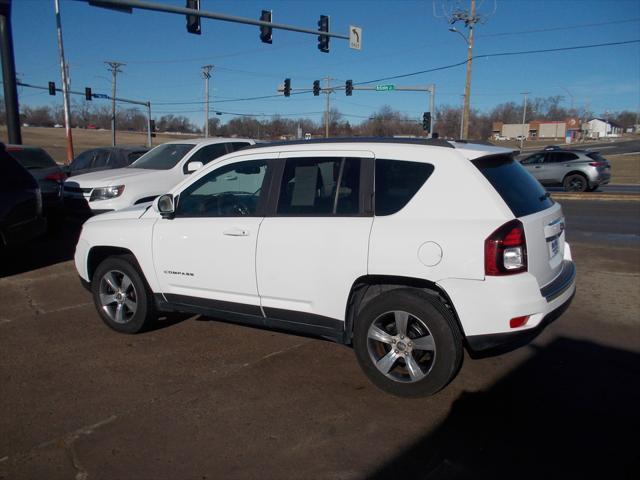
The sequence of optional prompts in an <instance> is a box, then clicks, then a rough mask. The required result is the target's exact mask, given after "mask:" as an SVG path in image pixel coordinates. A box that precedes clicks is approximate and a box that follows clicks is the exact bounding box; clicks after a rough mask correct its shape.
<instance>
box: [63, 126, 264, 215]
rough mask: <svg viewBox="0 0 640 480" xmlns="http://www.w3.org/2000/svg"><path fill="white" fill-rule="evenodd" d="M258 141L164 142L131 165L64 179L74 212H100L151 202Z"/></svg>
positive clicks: (68, 202) (68, 204)
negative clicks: (190, 176)
mask: <svg viewBox="0 0 640 480" xmlns="http://www.w3.org/2000/svg"><path fill="white" fill-rule="evenodd" d="M253 144H255V141H254V140H250V139H242V138H207V139H204V138H199V139H185V140H179V141H175V142H169V143H163V144H162V145H158V146H157V147H155V148H154V149H152V150H150V151H149V152H147V153H146V154H144V155H143V156H141V157H140V158H139V159H138V160H136V161H135V162H133V163H132V164H131V165H129V166H128V167H124V168H115V169H111V170H104V171H100V172H93V173H86V174H84V175H76V176H74V177H71V178H69V179H68V180H67V181H65V182H64V187H63V197H64V205H65V209H66V210H67V212H69V213H71V214H80V215H82V214H93V215H95V214H98V213H104V212H110V211H112V210H120V209H123V208H126V207H129V206H131V205H135V204H138V203H145V202H151V201H153V199H155V198H156V197H157V196H158V195H161V194H163V193H165V192H167V191H169V190H170V189H171V188H172V187H174V186H175V185H176V184H177V183H179V182H180V181H182V180H184V179H185V178H186V177H187V176H189V175H190V174H191V173H193V172H195V171H196V170H198V169H199V168H201V167H202V166H203V165H206V164H207V163H209V162H210V161H212V160H215V159H216V158H218V157H221V156H222V155H226V154H227V153H231V152H234V151H236V150H238V149H240V148H243V147H246V146H248V145H253Z"/></svg>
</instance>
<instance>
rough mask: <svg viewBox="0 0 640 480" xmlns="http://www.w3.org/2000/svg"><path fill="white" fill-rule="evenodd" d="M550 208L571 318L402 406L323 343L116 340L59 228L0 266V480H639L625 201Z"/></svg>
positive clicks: (176, 326)
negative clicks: (558, 232) (566, 251)
mask: <svg viewBox="0 0 640 480" xmlns="http://www.w3.org/2000/svg"><path fill="white" fill-rule="evenodd" d="M563 207H564V210H565V214H566V216H567V224H568V227H567V228H568V240H569V241H570V242H572V251H573V255H574V258H575V260H576V264H577V268H578V291H577V294H576V297H575V299H574V302H573V304H572V306H571V308H570V309H569V310H568V311H567V313H565V315H564V316H563V317H561V318H560V319H559V320H558V321H557V322H556V323H554V324H552V325H550V326H549V327H548V328H547V329H546V330H545V331H544V332H543V334H542V335H540V336H539V337H538V338H537V339H536V340H535V341H534V342H533V343H532V344H531V345H530V346H527V347H524V348H521V349H519V350H516V351H514V352H510V353H506V354H504V355H501V356H498V357H491V358H484V359H475V360H474V359H470V358H469V357H466V358H465V361H464V364H463V367H462V370H461V372H460V375H459V376H458V377H457V378H456V379H455V380H454V381H453V383H452V384H451V385H449V386H448V387H447V388H445V389H444V390H443V391H442V392H440V393H439V394H437V395H435V396H433V397H430V398H424V399H413V400H406V399H400V398H395V397H392V396H389V395H387V394H385V393H383V392H381V391H379V390H377V389H376V388H375V387H374V386H373V385H372V384H370V383H369V381H368V380H367V379H366V378H365V376H364V374H363V373H362V372H361V371H360V369H359V368H358V365H357V363H356V360H355V356H354V354H353V352H352V351H351V350H350V349H349V348H347V347H344V346H340V345H337V344H333V343H330V342H327V341H323V340H318V339H314V338H307V337H301V336H295V335H290V334H283V333H279V332H274V331H268V330H261V329H254V328H249V327H245V326H236V325H232V324H228V323H223V322H219V321H217V320H216V319H213V318H204V317H190V318H186V317H179V316H174V317H171V318H168V319H165V320H163V321H161V322H160V324H159V326H158V328H157V329H155V330H153V331H151V332H148V333H145V334H141V335H136V336H127V335H122V334H118V333H115V332H113V331H111V330H109V329H108V328H107V327H106V326H105V325H103V324H102V322H101V320H100V318H99V317H98V315H97V313H96V312H95V309H94V306H93V304H92V300H91V296H90V294H89V293H88V292H87V291H86V290H84V289H83V288H82V287H81V285H80V283H79V281H78V278H77V274H76V272H75V269H74V267H73V263H72V261H71V258H72V255H73V250H74V246H75V238H76V237H77V235H78V233H79V228H78V226H73V225H70V224H62V225H58V226H57V227H56V229H55V230H54V231H53V232H51V233H50V234H48V236H47V237H44V238H42V239H39V240H38V241H36V242H34V243H33V244H31V245H27V246H25V247H23V248H22V249H19V250H16V251H12V252H9V253H8V254H6V255H5V257H4V258H2V259H1V262H2V263H1V270H0V274H1V275H2V278H0V305H1V306H2V308H1V310H0V392H1V393H0V432H1V434H0V478H2V479H23V478H24V479H27V478H47V479H57V478H65V479H68V478H76V479H116V478H144V479H146V478H153V479H163V478H167V479H175V478H181V479H211V478H260V479H263V478H277V479H288V478H292V479H294V478H296V479H297V478H320V479H323V478H326V479H356V478H403V477H405V478H429V479H449V478H497V477H506V476H509V477H513V475H514V474H517V475H518V477H520V478H541V477H543V476H547V477H553V478H555V477H560V476H565V477H570V478H595V477H599V478H632V477H633V478H637V475H638V472H640V464H639V463H638V455H637V445H636V443H637V442H635V441H633V439H634V438H635V435H636V434H637V432H638V429H639V428H640V414H639V413H638V405H640V387H639V386H638V378H640V328H639V327H640V315H639V305H640V225H639V224H640V219H638V203H637V202H636V203H633V202H581V201H567V202H566V203H563ZM572 229H573V230H572ZM409 476H410V477H409Z"/></svg>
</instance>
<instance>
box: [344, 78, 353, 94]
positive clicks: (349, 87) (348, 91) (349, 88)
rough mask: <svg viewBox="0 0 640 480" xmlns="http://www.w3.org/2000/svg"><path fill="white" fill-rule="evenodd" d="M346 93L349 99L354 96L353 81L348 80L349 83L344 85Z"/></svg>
mask: <svg viewBox="0 0 640 480" xmlns="http://www.w3.org/2000/svg"><path fill="white" fill-rule="evenodd" d="M344 93H346V94H347V97H350V96H351V95H353V80H347V83H345V85H344Z"/></svg>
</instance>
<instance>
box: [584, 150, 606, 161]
mask: <svg viewBox="0 0 640 480" xmlns="http://www.w3.org/2000/svg"><path fill="white" fill-rule="evenodd" d="M587 157H589V158H590V159H592V160H596V161H597V162H606V161H607V159H606V158H604V157H603V156H602V155H600V153H599V152H591V153H587Z"/></svg>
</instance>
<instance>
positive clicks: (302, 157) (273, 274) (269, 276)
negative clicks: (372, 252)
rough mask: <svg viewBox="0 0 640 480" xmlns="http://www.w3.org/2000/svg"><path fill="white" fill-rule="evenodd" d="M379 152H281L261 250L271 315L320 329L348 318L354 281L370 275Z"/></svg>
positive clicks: (260, 270)
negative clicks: (370, 237) (369, 260)
mask: <svg viewBox="0 0 640 480" xmlns="http://www.w3.org/2000/svg"><path fill="white" fill-rule="evenodd" d="M373 158H374V155H373V153H372V152H368V151H330V152H329V151H322V152H308V151H307V152H287V153H281V154H280V160H279V162H278V164H279V172H278V173H277V174H275V175H274V188H273V190H272V199H271V200H270V202H269V207H268V208H269V213H268V214H267V216H266V217H265V219H264V221H263V222H262V226H261V227H260V236H259V238H258V251H257V256H256V266H257V268H256V270H257V279H258V290H259V292H260V298H261V302H262V307H263V309H264V311H265V314H266V316H267V317H270V318H276V319H279V320H282V321H284V322H291V323H304V324H307V325H310V326H320V327H321V326H322V325H323V323H324V322H328V323H329V324H331V323H332V322H333V326H334V327H335V321H336V320H337V321H344V317H345V309H346V304H347V299H348V295H349V291H350V289H351V286H352V284H353V282H354V280H355V279H357V278H358V277H360V276H362V275H366V274H367V250H368V247H367V246H368V241H369V234H370V231H371V225H372V222H373V211H372V208H371V197H372V195H371V189H372V186H373ZM277 179H280V180H279V181H277ZM275 182H277V183H275Z"/></svg>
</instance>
